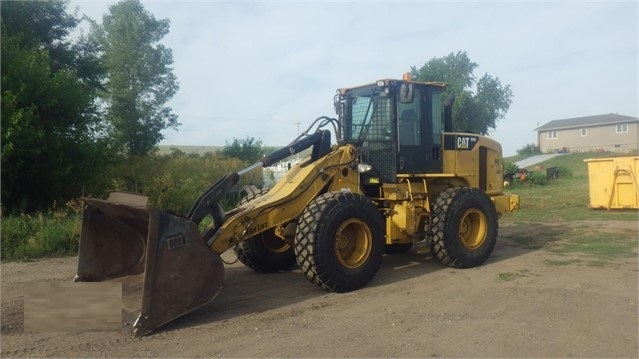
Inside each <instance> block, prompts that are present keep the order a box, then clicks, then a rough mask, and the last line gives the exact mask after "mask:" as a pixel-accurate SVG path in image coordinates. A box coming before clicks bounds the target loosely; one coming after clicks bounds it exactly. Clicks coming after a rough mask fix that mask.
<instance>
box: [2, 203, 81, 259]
mask: <svg viewBox="0 0 639 359" xmlns="http://www.w3.org/2000/svg"><path fill="white" fill-rule="evenodd" d="M80 222H81V215H79V214H75V213H72V214H68V213H66V212H62V211H51V212H48V213H37V214H35V215H26V214H23V215H20V216H9V217H4V218H2V237H1V242H2V243H1V244H2V252H1V258H2V260H3V261H4V260H30V259H33V258H38V257H45V256H67V255H74V254H76V253H77V252H78V247H79V242H80Z"/></svg>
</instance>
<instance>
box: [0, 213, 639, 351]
mask: <svg viewBox="0 0 639 359" xmlns="http://www.w3.org/2000/svg"><path fill="white" fill-rule="evenodd" d="M600 224H601V226H599V227H600V228H603V229H602V230H605V231H606V233H610V231H615V230H618V231H620V232H619V233H623V234H624V235H625V236H626V237H627V240H628V241H636V240H637V224H636V223H633V222H623V221H619V222H615V223H610V222H602V223H600ZM578 225H579V224H578V223H577V224H575V223H571V224H565V225H555V226H553V227H552V228H540V227H539V225H533V224H529V225H521V224H519V225H515V224H502V226H501V229H500V239H499V240H498V242H497V245H496V247H495V251H494V253H493V256H492V257H491V258H490V259H489V260H488V261H487V262H486V263H485V264H484V265H483V266H481V267H478V268H473V269H466V270H455V269H450V268H445V267H442V266H441V265H440V264H439V263H437V262H436V261H435V260H434V259H432V258H429V257H428V256H427V255H415V254H411V253H405V254H397V255H392V256H386V257H385V258H384V261H383V264H382V268H381V269H380V271H379V273H378V274H377V276H376V277H375V278H374V279H373V281H372V282H371V283H370V284H369V286H367V287H366V288H364V289H361V290H358V291H355V292H351V293H346V294H336V293H327V292H324V291H322V290H321V289H319V288H317V287H315V286H314V285H312V284H310V283H309V282H308V281H307V280H306V279H305V278H304V276H303V275H302V274H301V273H300V271H299V270H295V271H291V272H287V273H279V274H270V275H260V274H257V273H254V272H253V271H251V270H249V269H248V268H246V267H244V266H242V265H241V264H234V265H230V266H227V268H226V284H225V287H224V288H223V290H222V292H221V293H220V295H219V296H218V297H217V298H216V299H215V300H214V301H213V302H211V303H209V304H208V305H206V306H205V307H203V308H200V309H199V310H196V311H194V312H192V313H190V314H188V315H186V316H184V317H182V318H180V319H178V320H176V321H174V322H172V323H169V324H168V325H166V326H164V327H162V328H161V329H159V330H157V331H156V332H155V333H154V334H152V335H149V336H147V337H143V338H141V339H137V338H133V337H132V336H130V335H129V333H128V332H125V331H123V332H103V333H99V332H87V333H63V332H62V333H61V332H42V333H30V332H24V328H23V295H24V294H23V288H24V287H25V286H27V285H29V284H31V283H36V282H48V281H69V280H71V279H72V278H73V276H74V273H75V272H74V271H75V266H76V258H56V259H44V260H39V261H36V262H26V263H3V264H2V266H1V270H2V317H1V318H2V331H1V334H2V336H1V342H0V343H1V355H2V357H633V358H634V357H637V356H638V351H639V347H638V343H637V337H638V313H637V311H638V303H637V297H638V288H637V286H638V263H637V256H636V255H635V256H634V257H633V256H629V257H622V258H616V259H614V260H609V261H604V262H601V261H600V262H594V261H590V260H588V258H585V257H583V256H584V255H583V254H579V253H569V254H566V253H557V252H553V251H551V250H549V247H548V246H547V245H546V244H548V240H549V239H548V238H546V237H547V236H552V233H555V234H557V233H561V231H568V230H573V229H574V228H576V227H577V226H578ZM589 225H590V226H591V228H592V227H598V226H593V223H592V221H591V222H590V223H589ZM535 233H539V237H540V239H541V240H542V241H543V243H546V244H544V245H540V246H535V245H522V244H521V243H520V242H518V241H517V240H516V239H517V238H520V237H522V236H531V235H534V234H535ZM544 233H545V234H544ZM559 237H560V236H559ZM555 240H556V241H560V240H561V239H557V238H555ZM556 244H557V243H556V242H554V245H556ZM225 255H227V254H225ZM594 263H597V264H594Z"/></svg>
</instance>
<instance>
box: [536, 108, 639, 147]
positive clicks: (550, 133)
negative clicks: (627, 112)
mask: <svg viewBox="0 0 639 359" xmlns="http://www.w3.org/2000/svg"><path fill="white" fill-rule="evenodd" d="M535 131H537V145H538V146H539V150H540V151H541V152H543V153H551V152H592V151H611V152H631V151H636V150H637V149H638V148H639V119H637V118H635V117H631V116H623V115H618V114H614V113H609V114H607V115H597V116H586V117H577V118H567V119H563V120H552V121H550V122H548V123H546V124H545V125H543V126H540V127H538V128H536V129H535Z"/></svg>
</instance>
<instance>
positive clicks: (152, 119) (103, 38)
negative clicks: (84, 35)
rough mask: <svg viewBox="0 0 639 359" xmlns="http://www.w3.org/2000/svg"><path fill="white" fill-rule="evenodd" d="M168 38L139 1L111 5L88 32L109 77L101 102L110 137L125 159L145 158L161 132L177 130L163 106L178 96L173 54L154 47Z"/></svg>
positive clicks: (169, 111) (166, 22)
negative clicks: (105, 109) (124, 154)
mask: <svg viewBox="0 0 639 359" xmlns="http://www.w3.org/2000/svg"><path fill="white" fill-rule="evenodd" d="M168 32H169V20H168V19H163V20H157V19H156V18H155V17H154V16H153V15H152V14H151V13H149V12H148V11H146V10H145V9H144V6H143V5H142V4H141V3H140V1H138V0H124V1H120V2H119V3H117V4H114V5H111V6H110V7H109V12H108V13H107V14H106V15H104V17H103V19H102V24H101V25H98V24H96V23H94V24H93V27H92V36H93V37H94V38H95V39H96V40H97V42H98V43H99V45H100V50H101V51H102V54H103V59H104V65H105V67H106V71H107V73H108V81H107V82H106V84H105V88H106V90H105V92H104V97H103V99H104V101H105V103H106V105H107V119H108V122H109V124H110V125H111V134H112V136H113V138H114V140H115V141H116V143H117V145H118V147H119V148H120V149H121V150H123V151H124V152H126V153H127V154H129V155H142V156H144V155H147V154H148V153H149V152H150V151H151V150H153V149H154V148H155V146H156V145H157V144H158V143H159V142H160V141H161V140H162V139H163V138H164V135H163V134H162V130H164V129H167V128H173V129H177V127H178V126H179V123H178V119H177V116H176V115H175V114H173V112H172V109H171V108H170V107H168V106H166V103H167V102H168V101H169V100H170V99H171V98H172V97H173V95H175V93H176V92H177V90H178V82H177V79H176V77H175V75H174V74H173V70H172V68H171V67H170V66H171V64H172V63H173V53H172V51H171V49H169V48H166V47H165V46H163V45H162V44H160V43H159V42H160V40H162V38H163V37H164V36H165V35H166V34H167V33H168Z"/></svg>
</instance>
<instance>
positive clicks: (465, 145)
mask: <svg viewBox="0 0 639 359" xmlns="http://www.w3.org/2000/svg"><path fill="white" fill-rule="evenodd" d="M476 143H477V137H475V136H458V137H457V144H456V148H457V149H458V150H472V149H473V147H475V144H476Z"/></svg>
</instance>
